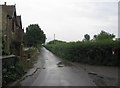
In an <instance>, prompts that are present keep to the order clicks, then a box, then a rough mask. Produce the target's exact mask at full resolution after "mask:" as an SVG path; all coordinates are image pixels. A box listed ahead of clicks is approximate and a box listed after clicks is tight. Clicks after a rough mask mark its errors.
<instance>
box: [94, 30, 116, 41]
mask: <svg viewBox="0 0 120 88" xmlns="http://www.w3.org/2000/svg"><path fill="white" fill-rule="evenodd" d="M113 38H115V35H114V34H110V33H107V32H105V31H101V32H100V34H98V35H94V40H113Z"/></svg>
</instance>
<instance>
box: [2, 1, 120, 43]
mask: <svg viewBox="0 0 120 88" xmlns="http://www.w3.org/2000/svg"><path fill="white" fill-rule="evenodd" d="M88 1H89V2H88ZM118 1H119V0H0V4H4V2H7V4H8V5H9V4H10V5H11V4H16V10H17V15H21V16H22V24H23V27H24V28H26V27H27V26H28V25H29V24H39V26H40V27H41V29H42V30H43V31H44V32H45V34H46V36H47V40H48V41H50V40H53V37H54V34H55V35H56V39H59V40H64V41H78V40H82V39H83V38H84V34H89V35H90V36H91V38H93V35H94V34H98V33H100V31H101V30H105V31H107V32H109V33H114V34H115V35H116V36H118Z"/></svg>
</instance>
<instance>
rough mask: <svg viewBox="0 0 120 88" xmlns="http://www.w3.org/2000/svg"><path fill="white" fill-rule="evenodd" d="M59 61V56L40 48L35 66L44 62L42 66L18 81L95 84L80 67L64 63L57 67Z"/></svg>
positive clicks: (51, 84)
mask: <svg viewBox="0 0 120 88" xmlns="http://www.w3.org/2000/svg"><path fill="white" fill-rule="evenodd" d="M41 60H43V61H42V63H40V62H41ZM59 61H61V59H60V58H58V57H56V56H55V55H54V54H52V53H51V52H50V51H48V50H46V49H45V48H42V50H41V54H40V55H39V60H38V62H37V64H36V66H37V67H39V66H40V64H43V63H44V67H42V69H40V70H39V71H37V72H36V73H35V74H34V75H33V76H31V77H28V78H26V79H25V80H23V81H22V82H21V83H20V84H21V86H95V84H94V83H93V81H92V79H91V78H90V77H89V75H88V73H87V72H86V71H84V70H83V69H82V68H81V69H77V68H76V67H74V66H66V65H65V66H63V67H58V65H57V63H58V62H59ZM38 63H39V64H38ZM39 68H41V67H39Z"/></svg>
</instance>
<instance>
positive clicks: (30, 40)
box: [24, 24, 46, 47]
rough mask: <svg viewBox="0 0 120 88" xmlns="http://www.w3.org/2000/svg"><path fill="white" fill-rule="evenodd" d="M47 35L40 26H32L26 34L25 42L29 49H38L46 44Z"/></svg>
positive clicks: (27, 29)
mask: <svg viewBox="0 0 120 88" xmlns="http://www.w3.org/2000/svg"><path fill="white" fill-rule="evenodd" d="M45 40H46V35H45V34H44V32H43V30H41V28H40V27H39V25H38V24H31V25H29V26H28V27H27V28H26V33H25V34H24V42H25V45H26V46H28V47H31V46H34V47H37V46H38V45H41V44H43V43H45Z"/></svg>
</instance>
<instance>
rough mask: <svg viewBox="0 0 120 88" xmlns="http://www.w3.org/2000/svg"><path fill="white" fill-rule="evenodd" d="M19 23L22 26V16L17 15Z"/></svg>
mask: <svg viewBox="0 0 120 88" xmlns="http://www.w3.org/2000/svg"><path fill="white" fill-rule="evenodd" d="M17 23H18V26H19V27H20V28H22V21H21V16H17Z"/></svg>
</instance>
